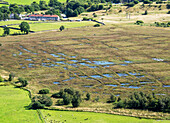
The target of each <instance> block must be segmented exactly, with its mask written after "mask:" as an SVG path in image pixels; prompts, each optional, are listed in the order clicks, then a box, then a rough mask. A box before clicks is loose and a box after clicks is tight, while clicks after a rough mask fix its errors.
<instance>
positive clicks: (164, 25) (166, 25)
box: [155, 22, 170, 27]
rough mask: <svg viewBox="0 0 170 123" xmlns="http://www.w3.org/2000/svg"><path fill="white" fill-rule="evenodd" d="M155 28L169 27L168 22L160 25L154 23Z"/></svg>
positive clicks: (169, 23)
mask: <svg viewBox="0 0 170 123" xmlns="http://www.w3.org/2000/svg"><path fill="white" fill-rule="evenodd" d="M155 26H156V27H170V22H167V23H166V22H162V23H160V22H155Z"/></svg>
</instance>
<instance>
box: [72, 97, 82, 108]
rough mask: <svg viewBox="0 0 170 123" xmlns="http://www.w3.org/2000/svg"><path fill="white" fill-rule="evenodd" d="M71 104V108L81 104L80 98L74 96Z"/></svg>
mask: <svg viewBox="0 0 170 123" xmlns="http://www.w3.org/2000/svg"><path fill="white" fill-rule="evenodd" d="M71 103H72V105H73V107H78V106H79V105H80V103H81V97H79V96H78V95H74V96H73V99H72V101H71Z"/></svg>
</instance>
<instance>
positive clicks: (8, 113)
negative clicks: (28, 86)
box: [0, 86, 41, 123]
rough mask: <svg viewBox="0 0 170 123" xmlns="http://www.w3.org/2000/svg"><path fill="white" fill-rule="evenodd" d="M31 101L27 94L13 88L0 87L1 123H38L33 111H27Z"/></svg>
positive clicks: (35, 113) (36, 115)
mask: <svg viewBox="0 0 170 123" xmlns="http://www.w3.org/2000/svg"><path fill="white" fill-rule="evenodd" d="M30 102H31V100H30V99H29V96H28V92H26V91H23V90H21V89H19V88H14V87H13V86H0V122H1V123H40V122H41V121H40V120H39V117H38V114H37V112H36V111H35V110H27V109H25V106H28V105H29V103H30Z"/></svg>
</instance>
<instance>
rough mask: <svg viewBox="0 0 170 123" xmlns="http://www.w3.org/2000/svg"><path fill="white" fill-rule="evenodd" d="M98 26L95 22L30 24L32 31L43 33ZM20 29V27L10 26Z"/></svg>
mask: <svg viewBox="0 0 170 123" xmlns="http://www.w3.org/2000/svg"><path fill="white" fill-rule="evenodd" d="M94 24H96V23H95V22H91V21H90V22H89V21H88V22H86V21H85V22H56V23H35V24H30V29H31V31H43V30H55V29H59V28H60V26H62V25H63V26H64V27H65V28H74V27H83V26H93V25H94ZM10 27H16V28H19V27H18V25H16V26H10Z"/></svg>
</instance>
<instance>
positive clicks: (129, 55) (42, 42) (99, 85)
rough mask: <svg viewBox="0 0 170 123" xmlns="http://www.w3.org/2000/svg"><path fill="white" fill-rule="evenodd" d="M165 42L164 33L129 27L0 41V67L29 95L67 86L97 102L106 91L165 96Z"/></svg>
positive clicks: (169, 66) (73, 30)
mask: <svg viewBox="0 0 170 123" xmlns="http://www.w3.org/2000/svg"><path fill="white" fill-rule="evenodd" d="M169 38H170V36H169V31H168V30H164V29H161V28H151V27H141V26H132V25H129V26H125V25H116V26H115V25H108V26H102V27H99V28H95V27H88V28H86V27H84V28H70V29H67V30H64V31H62V32H57V31H51V32H44V33H37V34H29V35H24V36H14V37H11V36H8V37H2V38H1V40H0V43H1V44H2V46H1V47H0V48H1V49H0V50H1V54H0V57H1V59H2V60H1V67H0V68H1V69H5V70H7V71H12V72H15V73H16V75H17V76H23V77H25V78H28V80H29V88H30V89H31V90H33V92H34V93H37V92H38V90H39V89H41V88H49V89H50V90H51V92H52V93H53V92H56V91H59V89H60V88H64V87H73V88H77V89H81V90H82V91H83V92H84V93H86V92H90V93H91V94H92V98H93V99H94V98H95V97H96V96H99V97H100V101H103V102H106V100H107V99H108V98H109V95H110V94H111V93H113V94H115V95H117V96H121V97H125V96H127V95H128V93H129V92H131V91H145V92H155V93H156V94H157V95H165V94H167V95H168V94H169V81H170V78H169V76H170V72H169V71H170V64H169V60H170V57H169V54H170V52H169V45H168V44H169ZM82 105H83V104H82Z"/></svg>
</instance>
